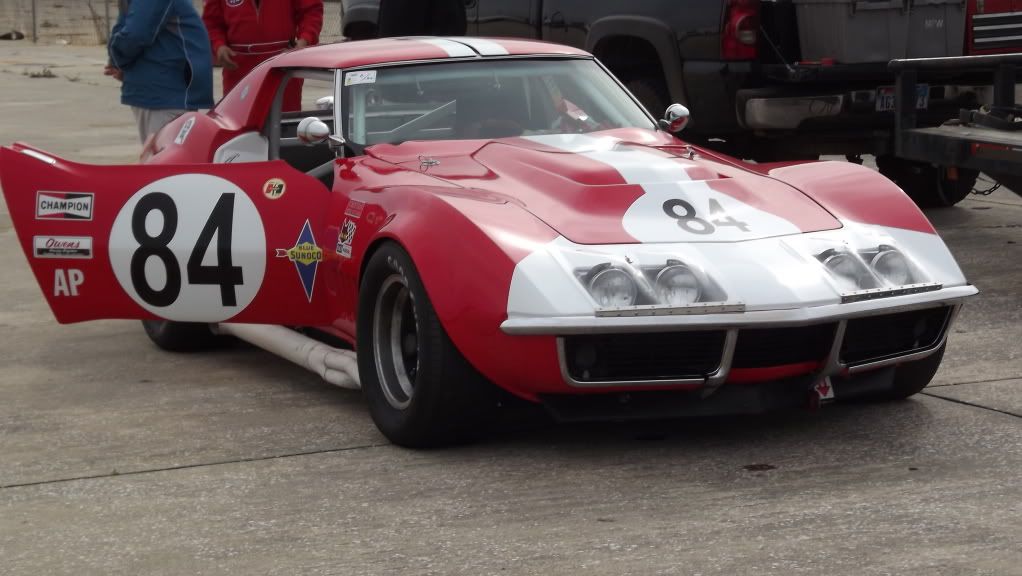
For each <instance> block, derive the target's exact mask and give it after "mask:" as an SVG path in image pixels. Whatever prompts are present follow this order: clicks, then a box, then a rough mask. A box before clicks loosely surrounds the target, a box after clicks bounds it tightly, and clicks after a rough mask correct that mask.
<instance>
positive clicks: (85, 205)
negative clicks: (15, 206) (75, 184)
mask: <svg viewBox="0 0 1022 576" xmlns="http://www.w3.org/2000/svg"><path fill="white" fill-rule="evenodd" d="M92 200H93V194H92V193H91V192H43V191H39V192H37V193H36V203H35V217H36V220H92Z"/></svg>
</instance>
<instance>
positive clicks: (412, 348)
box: [357, 243, 493, 448]
mask: <svg viewBox="0 0 1022 576" xmlns="http://www.w3.org/2000/svg"><path fill="white" fill-rule="evenodd" d="M357 341H358V369H359V376H360V379H361V382H362V391H363V394H364V395H365V398H366V403H367V404H368V405H369V413H370V415H371V416H372V418H373V422H375V423H376V426H377V427H378V428H379V429H380V431H381V432H382V433H383V435H384V436H386V437H387V438H388V439H389V440H390V441H391V442H393V443H395V444H398V445H400V446H405V447H408V448H430V447H436V446H442V445H445V444H452V443H458V442H463V441H466V440H470V439H471V438H472V437H473V436H474V435H475V434H476V433H477V432H478V429H479V425H480V423H481V422H482V421H483V419H484V418H485V416H486V413H487V412H489V410H488V409H489V408H491V407H492V405H493V403H492V402H491V401H490V398H489V396H490V394H489V392H490V391H491V390H492V388H491V385H490V384H489V383H488V382H486V381H485V379H484V378H483V377H482V376H481V375H480V374H479V373H478V372H477V371H476V370H475V369H474V368H473V367H472V366H471V365H470V364H469V363H468V362H467V361H466V360H465V358H464V357H463V356H462V355H461V353H460V352H459V351H458V349H457V348H456V347H455V346H454V343H453V342H451V340H450V338H449V337H448V336H447V332H446V331H445V330H444V328H443V326H442V325H441V324H440V320H439V318H437V315H436V310H434V308H433V305H432V303H431V302H430V300H429V296H428V294H426V289H425V287H424V286H423V284H422V280H421V279H420V277H419V274H418V272H417V271H416V269H415V265H414V263H413V262H412V259H411V257H410V256H409V255H408V253H407V252H405V251H404V250H403V249H402V248H401V247H399V246H398V245H397V244H394V243H388V244H385V245H384V246H382V247H381V248H380V249H379V250H377V251H376V252H375V253H374V254H373V255H372V257H371V258H370V260H369V262H368V264H367V265H366V269H365V274H364V276H363V279H362V284H361V288H360V290H359V304H358V335H357Z"/></svg>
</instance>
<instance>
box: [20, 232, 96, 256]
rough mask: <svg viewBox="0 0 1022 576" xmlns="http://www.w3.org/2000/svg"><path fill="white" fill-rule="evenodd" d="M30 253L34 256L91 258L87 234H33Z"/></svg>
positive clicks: (89, 241) (89, 240)
mask: <svg viewBox="0 0 1022 576" xmlns="http://www.w3.org/2000/svg"><path fill="white" fill-rule="evenodd" d="M32 255H33V256H35V257H36V258H86V259H87V258H92V238H90V237H88V236H35V237H33V238H32Z"/></svg>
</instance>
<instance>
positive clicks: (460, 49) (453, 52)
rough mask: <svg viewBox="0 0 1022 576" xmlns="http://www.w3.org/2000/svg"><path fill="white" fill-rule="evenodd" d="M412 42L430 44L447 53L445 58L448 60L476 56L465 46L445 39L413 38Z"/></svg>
mask: <svg viewBox="0 0 1022 576" xmlns="http://www.w3.org/2000/svg"><path fill="white" fill-rule="evenodd" d="M414 40H417V41H419V42H425V43H426V44H432V45H433V46H436V47H437V48H440V49H441V50H443V51H444V52H447V56H448V57H450V58H464V57H466V56H468V57H473V56H475V55H476V53H475V50H473V49H472V48H470V47H468V46H466V45H465V44H459V43H458V42H454V41H452V40H448V39H446V38H415V39H414Z"/></svg>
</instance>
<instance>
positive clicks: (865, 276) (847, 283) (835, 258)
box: [821, 251, 876, 292]
mask: <svg viewBox="0 0 1022 576" xmlns="http://www.w3.org/2000/svg"><path fill="white" fill-rule="evenodd" d="M821 257H822V260H823V265H824V266H826V267H827V269H828V270H830V272H831V274H832V275H833V276H834V278H835V279H836V280H837V281H838V285H840V287H841V289H842V290H844V291H847V292H854V291H856V290H864V289H867V288H875V287H876V286H874V284H875V281H874V280H873V279H872V278H871V277H870V274H869V270H866V268H865V267H864V266H863V264H862V262H860V261H859V259H858V258H856V257H855V256H854V255H852V254H850V253H848V252H837V251H834V252H832V253H830V254H829V255H827V254H826V253H825V254H823V255H821Z"/></svg>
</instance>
